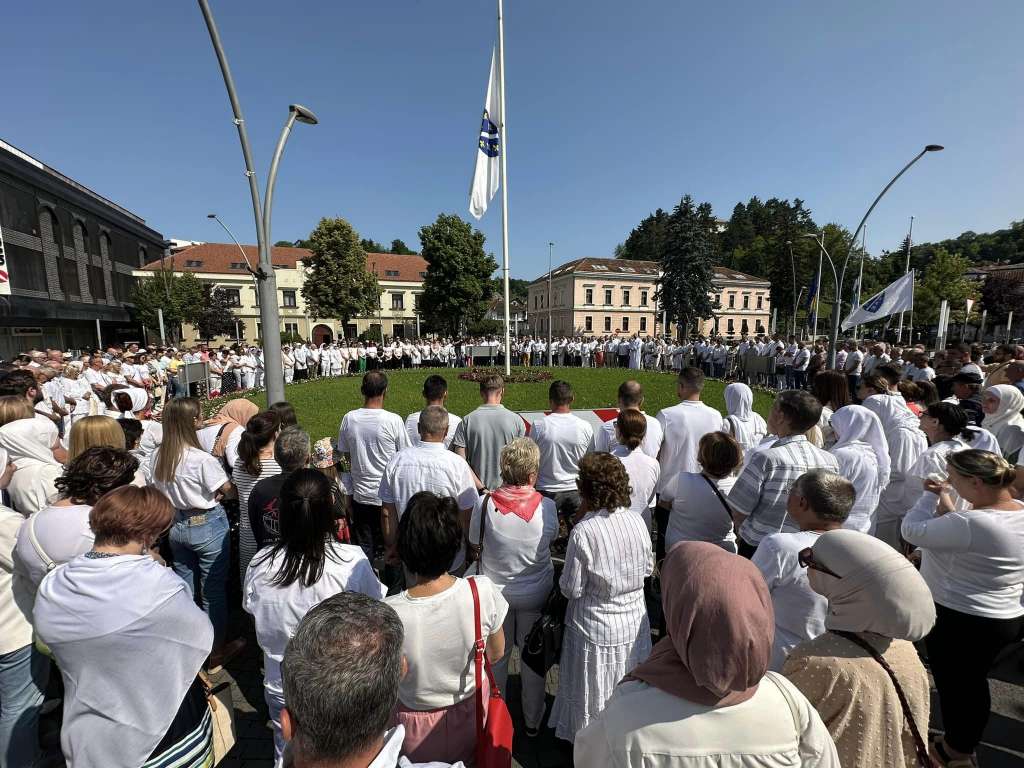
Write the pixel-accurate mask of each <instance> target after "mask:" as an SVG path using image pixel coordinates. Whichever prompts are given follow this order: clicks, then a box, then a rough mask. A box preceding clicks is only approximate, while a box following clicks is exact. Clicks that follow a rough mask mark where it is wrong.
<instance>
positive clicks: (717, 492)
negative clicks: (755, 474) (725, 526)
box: [701, 472, 732, 522]
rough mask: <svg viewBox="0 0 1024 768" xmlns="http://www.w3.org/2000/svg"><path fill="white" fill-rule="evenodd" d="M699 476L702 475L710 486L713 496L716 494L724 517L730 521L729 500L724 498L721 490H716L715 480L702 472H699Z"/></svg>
mask: <svg viewBox="0 0 1024 768" xmlns="http://www.w3.org/2000/svg"><path fill="white" fill-rule="evenodd" d="M701 477H703V478H704V481H705V482H706V483H707V484H708V485H710V486H711V490H712V491H714V492H715V496H717V497H718V500H719V501H720V502H722V508H723V509H724V510H725V514H726V517H728V518H729V522H732V510H731V509H730V508H729V502H727V501H726V500H725V496H723V495H722V492H721V491H720V490H718V486H717V485H716V484H715V481H714V480H712V479H711V478H710V477H708V476H707V475H705V474H704V473H703V472H702V473H701Z"/></svg>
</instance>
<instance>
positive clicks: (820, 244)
mask: <svg viewBox="0 0 1024 768" xmlns="http://www.w3.org/2000/svg"><path fill="white" fill-rule="evenodd" d="M800 237H804V238H810V239H811V240H813V241H814V242H816V243H817V244H818V248H819V249H820V250H821V253H822V255H823V256H824V257H825V258H826V259H828V265H829V266H830V267H831V268H832V280H833V282H834V284H835V287H836V295H835V297H834V298H833V299H832V314H833V315H836V314H838V312H839V309H840V303H839V275H838V274H837V273H836V263H835V262H834V261H832V254H830V253H829V252H828V251H827V250H825V230H821V236H820V239H819V236H818V234H817V233H816V232H808V233H807V234H804V235H800ZM818 280H821V277H820V276H819V277H818ZM818 290H819V291H820V290H821V283H818ZM819 308H820V305H819ZM815 325H817V320H815ZM834 346H835V345H834V344H833V347H834ZM829 359H830V361H831V362H830V363H829V365H833V366H834V365H835V364H836V355H835V350H834V349H833V350H832V353H831V357H830V358H829Z"/></svg>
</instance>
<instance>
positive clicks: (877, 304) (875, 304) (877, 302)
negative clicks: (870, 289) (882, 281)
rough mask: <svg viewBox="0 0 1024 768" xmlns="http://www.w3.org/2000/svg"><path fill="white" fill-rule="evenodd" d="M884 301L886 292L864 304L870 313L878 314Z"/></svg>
mask: <svg viewBox="0 0 1024 768" xmlns="http://www.w3.org/2000/svg"><path fill="white" fill-rule="evenodd" d="M883 301H885V291H882V292H881V293H880V294H878V295H877V296H872V297H871V299H869V300H868V301H867V303H865V304H864V309H865V310H866V311H868V312H877V311H878V310H879V309H880V308H881V306H882V302H883Z"/></svg>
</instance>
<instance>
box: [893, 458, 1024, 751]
mask: <svg viewBox="0 0 1024 768" xmlns="http://www.w3.org/2000/svg"><path fill="white" fill-rule="evenodd" d="M946 463H947V469H948V472H949V479H948V483H949V485H950V486H952V489H953V490H954V491H956V492H957V493H958V494H959V495H960V497H961V498H962V499H964V501H966V502H968V503H969V504H970V505H971V508H970V509H967V510H965V511H960V510H956V509H955V508H954V506H953V500H952V499H951V498H950V496H949V494H948V493H946V492H945V484H940V483H938V482H936V481H934V480H926V481H925V493H924V494H923V495H922V496H921V499H920V500H919V501H918V503H917V505H916V506H915V507H914V508H913V509H912V510H910V511H909V512H907V515H906V517H905V518H904V519H903V529H902V530H903V538H904V539H906V540H907V541H908V542H909V543H910V544H913V545H915V546H917V547H920V548H921V550H922V556H921V575H922V576H923V577H924V580H925V581H926V582H927V584H928V587H929V588H930V589H931V593H932V596H933V597H934V599H935V610H936V622H935V628H934V629H933V630H932V631H931V633H930V634H929V635H928V637H927V638H925V643H926V646H927V648H928V661H929V664H930V666H931V670H932V675H933V676H934V678H935V687H936V688H937V689H938V693H939V706H940V707H941V709H942V722H943V723H944V725H945V735H944V736H943V738H942V739H941V740H939V741H938V742H935V743H933V748H934V749H935V750H936V752H937V754H938V756H939V757H940V758H941V759H942V764H943V765H945V764H946V763H947V762H949V761H951V760H965V761H966V760H968V759H970V757H971V756H972V754H973V752H974V749H975V747H976V746H977V745H978V743H979V742H980V741H981V735H982V733H983V731H984V730H985V725H986V723H987V722H988V716H989V710H990V704H991V701H990V697H989V689H988V671H989V668H990V667H991V666H992V663H993V662H994V661H995V658H996V656H998V654H999V652H1000V651H1002V649H1003V648H1005V647H1006V646H1007V645H1009V644H1011V643H1013V642H1016V641H1019V640H1020V639H1021V636H1022V633H1024V604H1022V602H1021V597H1022V594H1024V502H1020V501H1018V500H1016V499H1014V498H1013V495H1012V490H1013V489H1012V484H1013V481H1014V479H1015V478H1016V474H1017V470H1016V469H1014V467H1012V466H1011V465H1010V464H1009V463H1008V462H1007V461H1006V460H1005V459H1004V458H1002V457H1001V456H997V455H995V454H993V453H989V452H987V451H978V450H974V449H968V450H963V451H954V452H952V453H950V454H949V455H948V457H947V459H946ZM964 764H965V765H966V764H967V763H966V762H965V763H964Z"/></svg>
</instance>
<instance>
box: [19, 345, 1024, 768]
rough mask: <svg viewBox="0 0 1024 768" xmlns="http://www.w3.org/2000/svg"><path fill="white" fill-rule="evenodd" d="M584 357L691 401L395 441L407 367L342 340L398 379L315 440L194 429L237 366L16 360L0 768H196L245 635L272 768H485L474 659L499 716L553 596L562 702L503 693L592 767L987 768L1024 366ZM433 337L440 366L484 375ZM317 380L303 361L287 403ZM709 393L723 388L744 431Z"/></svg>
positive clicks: (377, 376)
mask: <svg viewBox="0 0 1024 768" xmlns="http://www.w3.org/2000/svg"><path fill="white" fill-rule="evenodd" d="M595 342H596V340H595ZM595 342H591V341H587V342H586V343H582V342H580V343H577V341H575V340H567V344H566V345H565V346H564V350H565V352H564V354H565V357H559V359H557V360H556V362H557V363H562V364H565V365H601V366H606V365H609V364H610V363H612V360H614V364H615V365H622V367H628V368H639V367H645V366H648V367H654V368H667V369H674V370H675V371H676V382H677V394H678V399H679V402H678V404H676V405H672V406H669V407H666V408H663V409H661V410H660V411H659V412H658V413H657V414H654V415H651V414H648V413H645V412H644V391H643V387H642V385H641V383H640V382H639V381H637V380H636V379H633V378H626V379H625V380H624V381H623V382H622V383H621V385H620V386H619V387H618V390H617V392H615V393H614V395H615V397H616V399H617V402H618V406H619V413H618V415H617V417H616V418H614V419H612V420H611V421H608V422H606V423H604V424H603V425H602V426H601V427H598V428H595V427H593V426H592V425H591V423H590V422H588V421H587V420H585V419H583V418H580V417H579V416H577V415H575V414H574V413H573V404H574V392H573V388H572V386H571V384H570V383H569V382H567V381H563V380H556V381H554V382H553V383H552V384H551V385H550V388H549V392H548V398H549V402H548V404H547V406H548V407H547V409H546V410H545V413H544V415H542V416H539V417H537V418H535V419H533V420H532V421H530V422H526V421H525V420H524V419H523V418H522V417H521V416H520V415H518V414H516V413H515V412H512V411H510V410H508V409H507V408H506V407H505V406H504V405H503V404H502V401H503V397H504V393H505V390H504V381H503V379H502V377H500V376H498V375H487V376H485V377H484V378H483V380H482V381H481V382H480V398H481V403H480V405H479V407H477V408H476V409H475V410H473V411H471V412H470V413H467V414H464V415H463V416H462V417H461V418H460V417H459V416H456V415H454V414H451V413H449V412H448V410H447V408H446V401H447V382H446V381H445V379H444V378H443V377H442V376H441V375H439V374H438V373H432V374H430V375H429V376H427V377H426V379H425V381H424V382H423V389H422V395H423V402H424V407H423V408H422V409H421V410H419V411H416V412H413V413H411V414H397V413H394V412H391V411H389V410H388V409H387V404H388V396H389V389H388V388H389V379H388V375H387V373H386V372H385V371H384V370H380V368H388V367H396V366H399V367H400V366H402V365H403V363H402V362H398V363H396V362H395V361H396V357H395V355H394V353H393V352H392V354H391V355H390V356H389V357H387V358H385V357H384V356H383V355H382V354H380V351H379V350H375V353H376V354H375V356H374V357H373V358H371V357H370V356H369V353H367V354H366V355H365V356H360V355H359V354H358V353H357V355H356V357H355V358H352V357H351V356H349V357H348V360H347V362H348V368H347V369H345V370H340V369H339V370H338V371H336V370H335V367H334V362H333V361H334V359H335V356H334V351H333V350H337V349H340V348H341V345H333V347H332V345H327V347H326V351H327V352H328V353H329V354H328V355H327V364H326V367H325V365H324V360H325V354H324V351H323V350H321V352H320V355H319V357H318V358H317V359H316V362H315V366H316V370H317V373H318V374H321V373H322V374H323V375H328V376H330V375H342V374H345V373H349V372H351V367H352V365H351V364H352V362H353V360H356V361H360V360H362V361H369V360H374V361H377V362H374V363H373V364H371V365H365V364H364V363H359V366H358V370H362V371H363V373H362V380H361V387H360V391H361V396H362V398H363V403H362V406H361V407H359V408H356V409H354V410H350V411H348V412H346V413H344V414H343V415H341V418H340V424H339V430H338V435H337V439H336V440H332V439H330V438H324V439H320V440H317V441H316V442H315V443H313V442H312V441H311V439H310V435H309V434H308V433H307V432H306V431H304V430H303V428H302V425H301V424H299V423H298V420H297V417H296V413H295V410H294V409H293V408H292V407H291V406H290V405H289V404H288V403H286V402H281V403H274V404H271V405H270V406H269V407H268V408H267V409H266V410H263V411H260V410H259V408H258V407H257V406H256V405H255V404H253V403H252V402H251V401H249V400H246V399H234V400H231V401H229V402H228V403H227V404H226V405H224V406H223V407H222V408H221V409H220V410H219V411H218V412H217V413H216V414H214V415H213V416H210V417H204V412H203V407H202V403H201V401H200V400H199V399H197V398H196V397H191V396H189V393H188V392H187V391H185V390H183V389H181V388H180V387H179V383H180V382H177V381H175V379H176V378H177V369H178V367H179V366H178V365H175V362H176V361H180V364H183V363H190V362H209V363H210V365H211V373H212V371H213V368H214V367H215V366H219V372H220V377H221V379H220V384H221V385H222V387H223V388H224V389H227V388H229V387H231V386H232V385H233V384H234V385H237V386H242V387H245V386H247V385H251V386H254V387H255V386H259V378H258V374H259V371H260V370H261V368H260V365H259V362H258V361H259V360H260V357H259V355H257V354H256V353H255V352H253V351H252V350H238V351H232V352H228V353H223V352H221V351H215V352H211V351H210V350H198V349H197V350H188V351H186V352H184V353H182V352H180V351H175V350H167V349H154V350H142V349H138V348H135V349H132V348H128V349H112V350H108V352H106V353H99V354H90V355H82V356H80V357H78V358H72V356H70V355H66V354H63V353H61V352H59V351H53V350H51V351H47V352H39V353H31V354H29V355H26V356H24V357H23V358H21V359H19V360H16V361H14V362H13V363H12V364H9V365H6V366H5V367H4V369H3V370H2V371H0V469H2V475H0V488H2V494H3V502H4V504H3V506H0V555H2V556H0V625H2V627H3V633H2V635H0V637H2V640H3V643H2V645H0V765H3V766H12V767H16V768H20V766H34V765H51V764H52V765H60V764H62V761H63V762H66V764H67V765H74V766H78V765H82V766H87V765H111V766H126V767H131V768H137V766H146V767H147V768H158V767H161V766H207V765H210V764H211V763H210V761H211V760H212V759H213V726H212V715H211V708H210V705H209V703H208V701H209V695H210V694H209V685H208V678H207V675H209V674H216V673H217V672H218V671H219V670H220V669H222V668H223V666H224V665H225V664H228V663H229V662H231V660H232V659H233V658H234V657H235V656H236V655H237V654H238V653H239V652H240V651H241V650H242V648H243V647H244V646H245V642H246V640H245V634H246V633H245V631H244V622H243V626H242V627H241V628H240V627H239V626H238V622H232V621H231V617H232V616H233V615H235V616H238V615H239V614H240V612H243V611H244V614H242V615H243V616H248V617H251V618H250V619H249V621H251V624H252V627H253V628H254V636H255V640H256V642H257V643H258V645H259V648H260V651H261V652H262V657H263V675H264V694H265V699H266V704H267V711H268V714H269V719H270V721H271V724H272V727H273V736H274V754H273V758H274V760H275V762H276V764H277V765H282V766H283V765H290V766H296V768H313V767H314V766H316V767H317V768H321V767H327V766H346V767H347V766H374V767H380V766H395V765H410V764H427V765H459V764H465V765H472V764H474V762H475V755H476V748H477V742H478V735H479V729H480V724H479V721H478V706H482V705H480V704H478V698H477V697H478V691H479V690H481V689H482V688H486V687H487V686H488V683H487V682H486V680H485V681H480V680H478V678H477V675H476V674H475V672H474V667H475V665H476V662H477V661H478V659H480V658H484V659H486V662H487V664H488V665H489V666H490V667H491V668H492V670H493V674H494V681H495V684H496V686H497V688H498V690H499V691H500V692H501V693H502V694H506V693H507V691H506V682H507V680H508V677H509V667H510V662H511V660H512V656H513V651H514V649H515V648H518V649H519V650H520V651H523V650H524V649H525V648H526V646H527V638H528V636H530V634H531V630H532V629H533V628H534V627H535V625H537V623H538V621H540V620H541V619H542V618H543V617H545V616H547V615H548V613H549V612H550V610H551V606H552V605H553V604H557V602H558V601H557V600H554V599H553V598H555V597H558V596H560V597H561V598H562V599H563V600H564V605H565V612H564V619H562V622H563V623H564V634H563V636H562V642H561V644H560V651H559V653H558V656H557V659H556V661H557V663H558V685H557V694H556V696H555V698H554V703H553V705H552V706H551V708H550V711H548V708H547V706H546V700H545V678H544V676H543V675H542V674H539V673H538V672H537V671H536V670H535V669H534V668H532V667H531V666H530V665H528V664H525V663H521V664H520V665H519V678H520V686H519V695H520V698H521V711H522V718H523V726H524V728H525V733H523V734H522V736H523V737H525V738H527V739H530V738H533V737H536V736H538V734H540V733H541V731H542V730H544V729H550V730H551V731H552V732H553V735H554V736H555V737H556V738H557V739H560V740H562V741H564V742H567V743H570V744H572V749H573V753H574V761H575V764H576V765H578V766H588V768H589V766H604V765H609V766H611V765H615V766H638V767H639V766H649V765H658V766H687V767H690V766H707V765H721V766H774V765H779V766H781V765H787V766H796V765H800V766H840V765H841V766H844V768H848V767H849V766H880V765H885V766H889V765H893V766H895V765H906V766H916V765H941V766H952V767H953V768H959V767H960V766H969V765H974V764H975V762H974V761H975V750H976V747H977V746H978V744H979V743H980V741H981V739H982V734H983V731H984V729H985V726H986V723H987V720H988V716H989V710H990V700H989V690H988V682H987V675H988V672H989V669H990V668H991V666H992V665H993V663H994V661H995V659H996V658H997V656H998V655H999V654H1000V653H1001V652H1002V651H1003V650H1004V649H1005V648H1006V647H1007V646H1008V645H1011V644H1012V643H1015V642H1019V641H1020V640H1021V639H1022V635H1024V602H1022V596H1024V503H1022V502H1021V501H1020V500H1019V499H1020V497H1021V496H1022V495H1024V471H1019V470H1018V468H1017V462H1018V460H1022V457H1019V455H1018V454H1019V452H1020V448H1021V446H1022V445H1024V416H1022V415H1021V410H1022V409H1024V391H1022V390H1024V349H1021V348H1019V347H1016V348H1015V347H1009V346H1000V347H997V348H996V349H995V350H993V351H992V354H991V356H990V357H991V359H990V360H988V361H987V362H986V360H985V353H984V352H985V351H984V350H980V349H977V348H974V347H970V346H963V347H954V348H951V349H949V350H943V351H941V352H940V353H938V354H936V355H935V356H934V357H931V356H929V355H928V354H927V352H926V351H925V350H924V349H920V348H912V349H898V348H892V347H889V346H888V345H885V344H882V343H875V342H869V343H860V342H844V344H843V348H842V349H841V350H837V352H838V353H839V354H837V360H836V365H835V366H834V368H829V367H828V366H827V364H826V363H825V361H824V348H823V347H822V345H819V344H805V343H804V342H801V341H797V340H792V348H791V347H790V345H789V344H788V343H787V340H785V339H781V338H775V339H772V338H767V337H762V338H760V339H757V340H749V341H748V340H746V339H744V340H743V341H742V342H740V344H738V345H735V346H733V347H728V346H725V345H720V344H719V342H716V341H705V340H700V339H698V340H695V341H693V342H689V343H687V344H685V345H672V344H669V343H667V342H651V343H653V349H652V354H653V357H648V350H647V344H648V342H647V341H641V340H639V339H635V340H632V341H629V342H628V344H627V345H626V346H627V351H628V354H627V355H625V356H622V355H620V354H618V350H619V349H620V348H621V346H622V344H621V343H620V344H618V345H617V346H616V347H615V348H614V349H613V350H612V351H613V352H614V354H612V355H609V354H608V352H609V350H608V349H607V348H606V347H604V346H603V345H601V346H591V345H592V344H594V343H595ZM634 342H637V343H634ZM522 343H523V344H524V345H526V344H529V346H523V347H521V348H519V349H517V352H518V353H520V354H522V355H523V356H524V357H523V359H522V360H521V361H522V362H527V357H526V356H527V355H528V362H529V364H534V363H537V364H541V361H537V360H535V358H534V354H533V353H534V347H533V344H534V342H533V341H532V340H523V342H522ZM433 344H434V342H432V343H431V345H430V346H429V348H428V351H429V352H430V354H431V355H433V354H434V347H433ZM437 344H438V350H439V351H438V354H439V356H438V357H433V356H432V357H425V356H424V351H423V350H422V349H419V350H418V351H419V355H418V361H419V363H420V364H422V365H434V364H435V362H436V361H446V360H447V361H449V362H453V363H454V364H459V363H460V362H461V363H466V362H471V361H467V360H465V359H461V360H460V358H459V355H460V354H463V352H464V351H465V350H466V349H467V347H465V346H462V345H455V344H453V345H451V353H452V354H454V358H450V357H448V355H449V352H447V351H446V346H447V345H446V344H441V343H440V342H438V343H437ZM663 344H664V349H661V347H662V345H663ZM742 345H746V347H743V348H742V350H741V347H742ZM413 346H416V345H413ZM722 348H725V349H726V350H727V351H726V354H725V356H724V358H723V357H721V355H722V353H721V352H720V351H718V350H720V349H722ZM300 349H301V350H305V359H304V360H303V365H304V368H299V367H298V358H299V357H300V356H301V355H300V352H299V350H300ZM356 349H359V347H356ZM417 349H418V347H417ZM562 349H563V347H561V346H560V348H559V352H558V354H559V355H562V354H563V353H562V351H561V350H562ZM659 350H660V351H659ZM678 350H682V351H678ZM541 351H542V352H543V351H545V350H541ZM677 351H678V353H677ZM240 352H244V354H240ZM311 354H312V352H311V348H310V347H309V346H308V345H299V346H298V347H295V348H293V349H290V350H287V356H288V358H290V359H291V360H292V361H293V365H295V368H294V371H295V373H296V377H298V378H304V377H306V376H308V375H310V372H311V371H312V370H313V366H314V362H313V361H314V358H312V357H311ZM780 355H781V357H780ZM204 356H205V359H204ZM751 356H754V357H756V356H762V357H775V358H776V360H775V363H776V365H775V368H774V370H771V368H770V367H769V368H768V369H765V370H761V369H760V368H758V369H757V371H756V372H755V371H753V370H752V369H753V368H754V366H752V365H750V364H749V362H748V361H749V360H750V359H751ZM623 357H625V359H623ZM165 358H166V359H167V360H168V362H166V363H165V362H164V360H165ZM286 359H287V358H286ZM343 359H344V358H343ZM397 359H398V360H399V361H401V360H404V359H405V355H404V352H403V355H402V356H401V357H400V358H397ZM412 359H413V360H416V359H417V358H416V357H414V358H412ZM787 359H788V360H790V364H789V365H786V360H787ZM816 359H818V360H819V362H821V365H815V360H816ZM677 360H678V363H679V364H678V365H677V364H676V361H677ZM225 361H227V366H225V364H224V363H225ZM254 361H255V362H254ZM387 361H390V362H387ZM378 363H379V365H378ZM180 364H179V365H180ZM634 364H635V365H634ZM228 366H229V367H228ZM365 368H369V370H364V369H365ZM250 370H251V371H252V378H251V379H249V378H247V376H248V375H249V374H248V373H247V371H250ZM300 370H302V371H304V374H303V376H301V377H299V376H297V374H298V371H300ZM780 370H781V372H780ZM235 371H239V372H240V374H239V373H235ZM232 374H234V376H235V377H237V381H236V382H231V379H232ZM710 375H720V376H724V375H728V376H729V377H730V378H732V379H735V380H734V381H732V382H731V383H729V384H728V385H727V386H726V387H725V393H724V394H725V402H726V413H725V414H724V415H723V414H722V413H721V412H719V411H718V410H717V409H715V408H712V407H710V406H708V405H707V404H705V403H704V402H703V400H702V393H703V390H704V385H705V380H706V377H707V376H710ZM762 377H769V380H767V381H766V380H765V379H764V378H762ZM758 382H762V383H766V384H770V385H771V386H772V387H773V388H775V389H777V390H778V392H777V394H776V395H775V397H774V403H773V405H772V407H771V409H770V412H769V413H768V414H767V418H762V416H761V415H759V414H758V413H756V412H755V411H754V409H753V403H754V393H753V391H752V389H751V387H750V386H749V384H751V383H758ZM611 395H612V393H609V396H611ZM158 405H159V406H161V407H160V409H159V411H158V410H157V406H158ZM1022 463H1024V461H1022ZM915 643H917V644H918V645H917V646H916V647H915V645H914V644H915ZM922 659H924V661H923V660H922ZM925 662H926V663H927V665H928V668H929V669H930V671H931V674H932V677H933V679H934V682H935V686H936V688H937V691H938V703H939V707H940V708H941V714H942V722H943V723H944V731H943V732H942V733H941V734H940V733H935V734H931V735H929V723H930V720H931V718H930V696H929V678H928V674H927V672H926V668H925ZM482 700H486V697H483V699H482ZM51 702H52V703H51ZM58 702H59V703H60V708H59V710H57V711H58V712H59V713H60V717H59V718H57V720H58V722H59V741H60V748H59V750H56V751H54V750H53V749H52V744H50V745H49V746H50V747H51V748H50V749H49V750H47V749H46V747H47V746H48V745H47V743H46V742H47V739H46V737H45V736H46V734H45V733H44V730H45V729H44V728H42V727H41V726H40V723H41V716H42V713H43V712H44V710H47V709H53V707H55V706H56V705H57V703H58ZM44 720H45V718H44ZM51 736H52V734H51ZM266 757H267V758H270V757H271V755H267V756H266ZM48 761H49V762H48Z"/></svg>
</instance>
